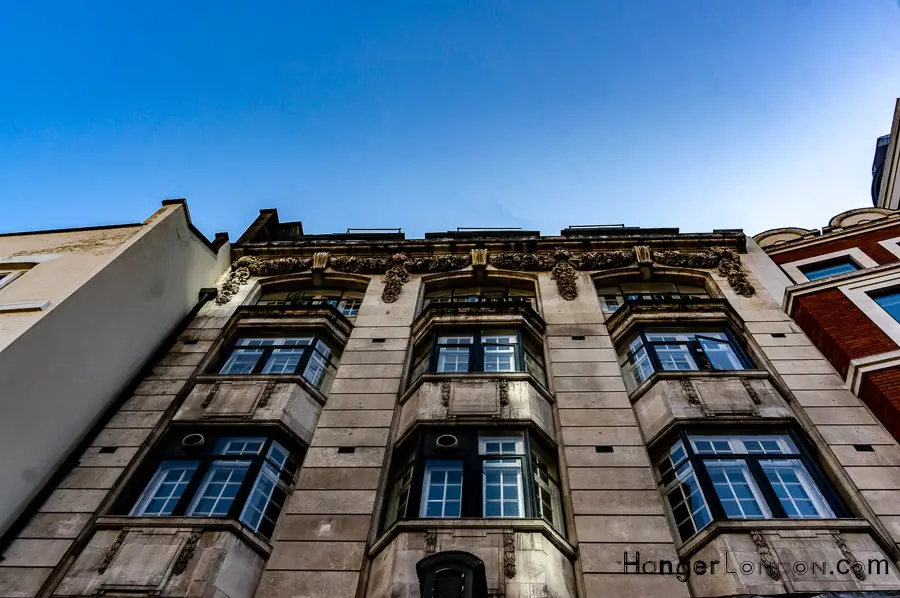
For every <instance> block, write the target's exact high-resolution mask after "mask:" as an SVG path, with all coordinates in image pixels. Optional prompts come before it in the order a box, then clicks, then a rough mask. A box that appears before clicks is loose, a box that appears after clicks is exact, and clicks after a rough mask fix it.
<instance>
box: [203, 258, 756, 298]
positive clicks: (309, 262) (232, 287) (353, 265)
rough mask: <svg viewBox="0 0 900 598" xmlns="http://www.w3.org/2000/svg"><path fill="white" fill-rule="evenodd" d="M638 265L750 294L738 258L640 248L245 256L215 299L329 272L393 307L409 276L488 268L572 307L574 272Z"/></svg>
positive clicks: (752, 291)
mask: <svg viewBox="0 0 900 598" xmlns="http://www.w3.org/2000/svg"><path fill="white" fill-rule="evenodd" d="M635 262H637V264H638V265H639V266H640V267H641V269H642V270H646V271H647V272H648V273H649V271H650V268H652V265H653V263H657V264H660V265H663V266H672V267H682V268H701V269H712V268H717V269H718V272H719V274H720V275H721V276H724V277H725V278H726V279H727V280H728V284H729V286H731V288H732V289H733V290H734V292H735V293H737V294H738V295H741V296H743V297H750V296H751V295H753V293H754V292H755V289H754V288H753V285H752V284H751V283H750V281H749V280H748V278H747V272H746V271H745V270H744V268H743V267H742V266H741V259H740V256H739V255H738V254H737V252H735V251H733V250H731V249H723V248H712V249H709V250H708V251H705V252H688V253H683V252H680V251H655V252H654V251H651V250H650V248H649V247H647V246H644V245H639V246H636V247H635V248H634V249H633V250H630V251H628V250H618V251H596V252H587V253H581V254H578V255H573V254H572V252H571V251H569V250H568V249H556V250H554V251H553V252H551V253H499V254H496V255H488V251H487V250H486V249H473V250H472V251H471V253H470V254H469V255H438V256H428V257H421V258H410V257H409V256H408V255H406V254H405V253H395V254H394V255H392V256H390V257H356V256H332V255H330V254H329V253H328V252H324V251H322V252H318V253H316V254H314V255H313V257H312V259H306V258H299V257H282V258H271V259H262V258H258V257H252V256H244V257H242V258H240V259H239V260H237V261H236V262H235V263H234V264H232V266H231V272H230V273H229V275H228V278H227V279H226V280H225V282H224V283H223V284H222V289H221V292H220V293H219V296H218V297H217V298H216V304H217V305H225V304H226V303H228V302H229V301H231V298H232V297H234V295H235V294H236V293H237V292H238V291H239V290H240V288H241V286H242V285H244V284H246V283H247V281H248V280H250V277H251V276H276V275H279V274H298V273H300V272H305V271H307V270H312V271H314V272H323V271H324V270H325V269H326V268H328V267H331V268H333V269H334V270H336V271H338V272H347V273H351V274H383V275H384V278H383V282H384V291H383V292H382V294H381V298H382V300H383V301H384V302H385V303H394V302H396V301H397V299H398V298H399V297H400V292H401V291H402V290H403V285H404V284H405V283H406V282H409V275H410V274H430V273H436V272H452V271H454V270H462V269H464V268H467V267H468V266H470V265H471V266H473V267H475V268H484V267H485V266H486V265H487V264H488V263H490V265H492V266H494V267H495V268H497V269H498V270H516V271H523V272H548V271H549V272H550V273H551V277H552V278H553V280H555V281H556V288H557V290H558V291H559V295H560V297H562V298H563V299H565V300H566V301H573V300H574V299H575V298H576V297H578V286H577V284H576V280H577V278H578V276H577V273H576V271H577V270H581V271H598V270H610V269H614V268H624V267H627V266H630V265H631V264H633V263H635Z"/></svg>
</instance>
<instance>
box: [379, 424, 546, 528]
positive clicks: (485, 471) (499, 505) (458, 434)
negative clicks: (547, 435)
mask: <svg viewBox="0 0 900 598" xmlns="http://www.w3.org/2000/svg"><path fill="white" fill-rule="evenodd" d="M446 432H447V433H446V434H445V433H444V431H442V430H433V429H430V430H426V431H423V432H421V433H420V436H419V440H420V443H421V444H420V447H419V449H418V450H416V451H414V450H412V449H408V448H407V449H406V451H405V453H406V455H407V456H408V457H409V458H408V459H406V460H403V455H404V451H403V450H401V451H399V452H398V453H397V454H398V456H400V458H401V462H402V463H403V465H401V466H400V467H398V468H397V471H396V474H395V475H394V480H393V483H392V486H391V487H392V488H393V492H392V495H391V497H390V499H389V501H388V509H389V513H388V520H389V521H390V522H393V521H396V520H397V519H406V518H432V517H434V518H457V517H486V518H525V517H532V518H543V519H545V520H547V521H548V522H549V523H550V524H551V525H553V526H554V527H555V528H557V529H562V526H563V523H562V512H561V510H560V509H561V507H560V505H561V499H560V492H559V476H558V473H557V468H556V460H555V459H551V458H550V457H549V454H550V453H549V452H547V451H546V450H545V449H544V448H543V447H542V446H541V445H540V444H538V443H537V442H535V441H532V440H531V439H530V438H529V437H528V434H527V433H525V432H477V431H461V430H460V429H459V428H454V429H452V430H447V431H446Z"/></svg>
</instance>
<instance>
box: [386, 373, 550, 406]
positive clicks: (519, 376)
mask: <svg viewBox="0 0 900 598" xmlns="http://www.w3.org/2000/svg"><path fill="white" fill-rule="evenodd" d="M451 380H527V381H528V382H530V383H531V385H532V386H533V387H534V388H535V389H536V390H537V391H538V392H539V393H541V396H543V397H544V398H545V399H547V402H549V403H550V404H551V405H552V404H554V403H556V399H555V398H554V396H553V395H552V394H551V393H550V391H549V390H547V389H546V388H545V387H544V386H543V385H542V384H541V383H540V382H538V379H537V378H535V377H534V375H532V374H530V373H528V372H469V373H467V374H445V373H436V372H426V373H424V374H422V375H421V376H419V377H418V378H416V380H415V382H413V383H412V384H410V385H409V387H408V388H407V389H406V390H404V391H403V394H402V395H400V398H399V399H398V401H397V404H398V405H402V404H403V403H405V402H406V401H407V400H408V399H409V397H411V396H412V395H413V393H415V392H416V390H418V388H419V387H420V386H422V384H423V383H424V382H445V381H446V382H449V381H451Z"/></svg>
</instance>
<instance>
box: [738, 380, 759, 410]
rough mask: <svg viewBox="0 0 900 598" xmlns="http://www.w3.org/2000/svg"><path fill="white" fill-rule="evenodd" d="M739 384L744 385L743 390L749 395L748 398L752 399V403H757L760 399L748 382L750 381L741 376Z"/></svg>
mask: <svg viewBox="0 0 900 598" xmlns="http://www.w3.org/2000/svg"><path fill="white" fill-rule="evenodd" d="M741 384H743V385H744V390H746V391H747V394H748V395H750V400H751V401H753V404H754V405H759V404H761V403H762V401H761V400H760V398H759V394H758V393H757V392H756V389H755V388H753V385H752V384H750V381H749V380H747V379H746V378H741Z"/></svg>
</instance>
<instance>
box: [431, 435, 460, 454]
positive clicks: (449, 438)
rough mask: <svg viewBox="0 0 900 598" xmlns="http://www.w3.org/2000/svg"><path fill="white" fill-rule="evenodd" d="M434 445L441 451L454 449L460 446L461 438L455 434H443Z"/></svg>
mask: <svg viewBox="0 0 900 598" xmlns="http://www.w3.org/2000/svg"><path fill="white" fill-rule="evenodd" d="M434 445H435V447H436V448H437V449H438V450H439V451H452V450H455V449H457V448H459V440H458V439H457V438H456V436H454V435H453V434H441V435H440V436H438V437H437V440H436V441H435V443H434Z"/></svg>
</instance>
